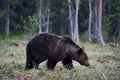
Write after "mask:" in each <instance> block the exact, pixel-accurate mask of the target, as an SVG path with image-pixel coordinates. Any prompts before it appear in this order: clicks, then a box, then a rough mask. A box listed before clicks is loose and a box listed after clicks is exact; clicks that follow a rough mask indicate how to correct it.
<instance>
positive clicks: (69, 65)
mask: <svg viewBox="0 0 120 80" xmlns="http://www.w3.org/2000/svg"><path fill="white" fill-rule="evenodd" d="M62 64H63V66H64V68H66V69H69V70H71V69H74V66H73V64H72V59H71V58H70V57H69V56H66V57H65V58H64V59H63V60H62Z"/></svg>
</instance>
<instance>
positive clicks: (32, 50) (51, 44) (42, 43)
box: [25, 33, 90, 70]
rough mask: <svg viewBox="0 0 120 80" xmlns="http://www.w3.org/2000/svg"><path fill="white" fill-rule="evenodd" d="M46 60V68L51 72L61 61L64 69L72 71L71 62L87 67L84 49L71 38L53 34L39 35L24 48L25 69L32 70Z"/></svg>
mask: <svg viewBox="0 0 120 80" xmlns="http://www.w3.org/2000/svg"><path fill="white" fill-rule="evenodd" d="M45 60H47V68H48V69H51V70H53V69H54V68H55V66H56V64H57V62H59V61H61V60H62V64H63V66H64V67H65V68H66V69H73V68H74V66H73V64H72V60H75V61H77V62H79V63H80V64H81V65H84V66H89V65H90V64H89V62H88V57H87V55H86V53H85V51H84V48H81V47H79V46H78V45H77V44H75V43H74V42H73V41H72V40H71V38H69V37H66V36H57V35H54V34H48V33H41V34H39V35H37V36H36V37H34V38H33V39H32V40H31V41H30V42H29V43H28V44H27V47H26V67H25V70H27V69H32V68H33V67H35V68H36V69H38V66H39V64H40V63H41V62H43V61H45Z"/></svg>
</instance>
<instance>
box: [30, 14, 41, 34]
mask: <svg viewBox="0 0 120 80" xmlns="http://www.w3.org/2000/svg"><path fill="white" fill-rule="evenodd" d="M37 17H38V16H37V14H34V15H32V16H29V17H28V18H29V20H30V23H31V28H30V29H29V32H33V33H34V32H37V30H38V27H39V26H38V18H37Z"/></svg>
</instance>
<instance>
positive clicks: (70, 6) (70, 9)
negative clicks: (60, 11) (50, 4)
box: [68, 0, 74, 39]
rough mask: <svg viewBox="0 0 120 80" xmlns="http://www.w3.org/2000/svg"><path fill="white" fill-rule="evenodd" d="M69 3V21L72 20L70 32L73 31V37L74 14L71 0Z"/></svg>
mask: <svg viewBox="0 0 120 80" xmlns="http://www.w3.org/2000/svg"><path fill="white" fill-rule="evenodd" d="M68 4H69V21H70V33H71V37H72V39H73V34H74V33H73V16H72V5H71V4H72V2H71V0H68Z"/></svg>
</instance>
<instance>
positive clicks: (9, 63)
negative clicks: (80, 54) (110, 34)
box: [0, 36, 120, 80]
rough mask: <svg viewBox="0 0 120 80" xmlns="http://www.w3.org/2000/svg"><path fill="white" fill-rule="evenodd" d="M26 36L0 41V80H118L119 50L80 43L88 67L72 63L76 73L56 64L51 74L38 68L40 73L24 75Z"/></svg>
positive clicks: (32, 71) (119, 73) (43, 67)
mask: <svg viewBox="0 0 120 80" xmlns="http://www.w3.org/2000/svg"><path fill="white" fill-rule="evenodd" d="M29 39H30V37H29V36H14V37H10V38H8V39H6V38H1V39H0V80H120V48H113V47H110V46H109V45H107V46H106V47H104V48H103V47H101V46H100V45H99V44H92V43H88V42H85V43H80V46H84V47H85V49H86V52H87V54H88V57H89V61H90V64H91V66H90V67H84V66H81V65H79V64H78V63H77V62H75V61H74V62H73V64H74V66H75V69H76V71H73V70H71V71H69V70H66V69H64V68H63V66H62V64H61V62H59V63H58V64H57V65H56V67H55V70H54V71H49V70H47V68H46V62H43V63H41V64H40V66H39V67H40V68H41V70H35V69H32V70H30V71H24V67H25V60H26V56H25V48H26V44H27V42H28V41H29Z"/></svg>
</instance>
